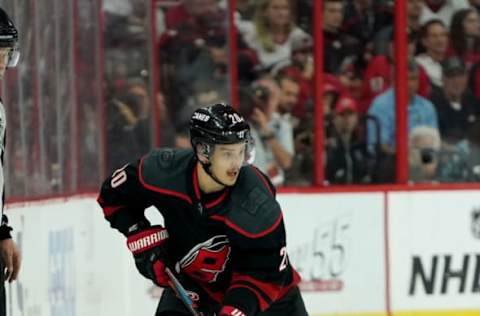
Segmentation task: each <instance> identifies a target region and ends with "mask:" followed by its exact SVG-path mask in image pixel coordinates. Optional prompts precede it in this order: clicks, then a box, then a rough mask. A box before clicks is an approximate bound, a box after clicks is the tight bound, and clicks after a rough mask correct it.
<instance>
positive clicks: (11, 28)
mask: <svg viewBox="0 0 480 316" xmlns="http://www.w3.org/2000/svg"><path fill="white" fill-rule="evenodd" d="M17 42H18V31H17V28H16V27H15V25H14V24H13V22H12V20H11V19H10V17H9V16H8V14H7V12H5V10H3V9H2V8H0V47H11V48H12V51H11V52H10V54H9V56H8V64H7V67H15V66H16V65H17V63H18V60H19V58H20V53H19V51H18V47H17Z"/></svg>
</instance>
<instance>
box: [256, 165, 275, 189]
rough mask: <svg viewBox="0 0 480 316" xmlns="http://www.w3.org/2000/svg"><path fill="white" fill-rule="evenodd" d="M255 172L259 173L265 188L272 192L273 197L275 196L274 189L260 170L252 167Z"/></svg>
mask: <svg viewBox="0 0 480 316" xmlns="http://www.w3.org/2000/svg"><path fill="white" fill-rule="evenodd" d="M252 168H253V170H254V171H255V172H256V173H257V175H258V177H259V178H260V179H261V180H262V182H263V184H264V185H265V187H266V188H267V190H268V191H269V192H270V194H271V195H274V194H273V191H272V188H271V187H270V185H269V184H268V182H267V180H266V179H265V176H264V175H263V174H262V173H261V172H260V171H258V169H257V168H256V167H252Z"/></svg>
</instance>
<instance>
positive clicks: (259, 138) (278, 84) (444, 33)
mask: <svg viewBox="0 0 480 316" xmlns="http://www.w3.org/2000/svg"><path fill="white" fill-rule="evenodd" d="M132 2H135V1H132ZM322 3H323V17H322V22H323V25H322V27H323V38H324V52H323V56H324V60H323V65H324V76H323V78H324V80H323V81H324V87H323V90H324V94H323V98H322V101H323V111H324V122H323V126H324V130H325V133H324V134H325V149H324V152H323V154H324V158H325V159H324V161H325V183H326V184H363V183H386V182H394V181H395V161H396V153H395V148H396V147H395V137H396V136H395V133H396V129H395V128H396V127H395V126H396V124H395V121H396V120H395V97H394V93H395V91H394V88H393V82H394V78H395V73H394V67H393V65H394V62H395V61H394V51H395V46H394V34H395V32H394V28H393V25H392V23H393V20H394V19H393V17H394V2H393V1H387V0H382V1H381V0H378V1H373V0H324V1H322ZM406 3H407V25H408V44H409V45H408V57H407V58H408V89H407V90H408V109H407V113H408V114H407V115H408V143H409V156H408V158H409V159H408V161H409V164H410V180H411V181H412V182H468V181H479V180H480V148H479V145H480V139H479V138H480V20H479V11H480V1H478V0H470V1H467V0H406ZM227 5H228V1H225V0H178V1H165V0H157V6H158V8H159V10H158V12H157V24H158V25H157V30H158V31H159V32H158V38H157V43H155V44H156V45H157V46H156V47H157V48H158V50H157V51H158V56H156V58H158V59H157V60H156V62H157V63H158V65H159V69H160V78H159V82H160V86H159V91H160V93H161V95H160V96H157V97H158V98H160V99H161V100H162V101H161V102H160V103H161V105H162V109H163V111H162V113H163V115H164V116H165V117H167V119H163V120H162V122H163V123H165V126H162V130H163V129H165V131H167V130H168V133H167V134H168V135H172V137H169V140H170V143H168V145H172V146H178V147H187V146H189V143H188V141H186V139H187V131H186V129H187V126H188V124H187V122H188V117H189V115H190V113H192V111H193V110H194V109H195V107H198V106H201V105H205V104H208V103H214V102H223V101H226V102H228V101H229V96H230V95H231V92H232V91H230V84H229V78H230V75H229V68H230V60H229V54H228V47H229V43H230V41H235V43H236V46H237V48H238V54H237V59H238V60H237V63H238V64H237V69H238V83H239V93H238V95H239V104H238V107H239V109H240V111H241V112H242V113H243V114H244V115H245V116H246V117H247V119H248V120H249V121H250V123H251V125H252V135H253V138H254V140H255V143H256V161H255V163H256V164H257V165H258V166H259V168H260V169H261V170H262V171H263V172H265V173H266V174H268V175H269V176H270V178H271V179H272V181H273V183H274V184H275V185H278V186H281V185H309V184H311V183H312V181H313V172H312V170H313V163H314V156H313V155H314V151H313V148H312V144H313V141H312V140H313V137H314V135H313V130H314V124H315V122H313V119H312V118H313V111H314V107H313V105H314V100H313V97H314V91H313V90H314V86H313V77H314V72H315V69H314V59H313V44H314V41H313V37H312V34H313V29H312V28H313V23H312V12H313V11H312V1H308V0H297V1H291V0H237V8H236V12H235V18H234V23H235V26H236V29H237V31H238V36H237V38H229V36H228V34H229V33H228V29H229V25H228V14H227V13H228V12H227V11H228V10H227V9H226V7H227ZM131 10H133V9H131ZM138 14H140V13H138ZM117 18H123V19H125V17H122V16H120V17H117ZM111 40H112V41H114V40H115V39H114V38H113V39H111ZM111 45H112V46H115V45H117V44H116V43H115V42H112V43H111ZM136 60H137V59H133V61H136ZM140 60H141V59H140ZM140 68H142V67H140ZM137 72H138V71H137ZM138 89H140V88H138V87H137V90H138ZM125 91H129V90H128V89H126V90H125ZM125 98H126V99H125ZM125 100H128V97H127V96H124V99H123V101H122V100H115V99H112V100H110V101H111V102H110V103H111V105H110V106H109V107H110V108H111V109H112V111H113V112H116V114H115V115H117V116H118V117H119V118H121V120H123V121H124V123H120V124H121V125H122V126H123V127H122V128H124V127H125V126H126V125H128V126H130V125H132V124H133V123H134V125H135V127H131V129H129V131H134V130H135V131H136V132H135V133H142V128H141V126H137V125H138V124H140V122H141V117H142V111H143V110H145V109H146V108H147V107H148V106H143V107H142V106H138V105H136V106H135V108H136V110H135V111H130V112H133V114H135V115H129V112H128V111H125V109H124V108H123V105H125V103H126V101H125ZM131 102H132V104H133V103H135V102H133V101H131ZM137 103H138V102H137ZM122 104H123V105H122ZM143 114H146V113H143ZM132 116H133V117H134V119H133V118H132ZM143 117H144V116H143ZM114 123H118V122H114ZM113 125H114V124H113ZM113 125H112V126H111V127H112V128H115V126H113ZM130 134H131V133H129V135H130ZM135 137H137V139H139V138H141V137H140V136H138V135H137V136H135ZM147 147H148V146H145V147H142V146H138V148H139V149H138V151H140V152H141V151H144V150H146V148H147Z"/></svg>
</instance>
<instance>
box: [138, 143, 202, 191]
mask: <svg viewBox="0 0 480 316" xmlns="http://www.w3.org/2000/svg"><path fill="white" fill-rule="evenodd" d="M192 158H193V151H192V150H177V149H170V148H162V149H156V150H153V151H152V152H150V153H149V154H148V155H146V156H145V157H143V158H142V161H141V163H140V170H139V172H140V179H141V182H142V184H143V185H144V186H146V187H147V188H148V189H151V190H153V191H158V192H161V193H167V194H168V192H171V193H175V192H176V193H179V194H185V192H186V181H185V179H186V178H187V175H186V172H187V170H188V167H189V165H190V163H191V161H192ZM173 195H175V194H173Z"/></svg>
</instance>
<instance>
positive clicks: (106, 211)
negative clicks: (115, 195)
mask: <svg viewBox="0 0 480 316" xmlns="http://www.w3.org/2000/svg"><path fill="white" fill-rule="evenodd" d="M123 207H125V206H123V205H120V206H105V207H103V214H104V215H105V217H108V216H111V215H113V213H115V212H117V211H118V210H119V209H121V208H123Z"/></svg>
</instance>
